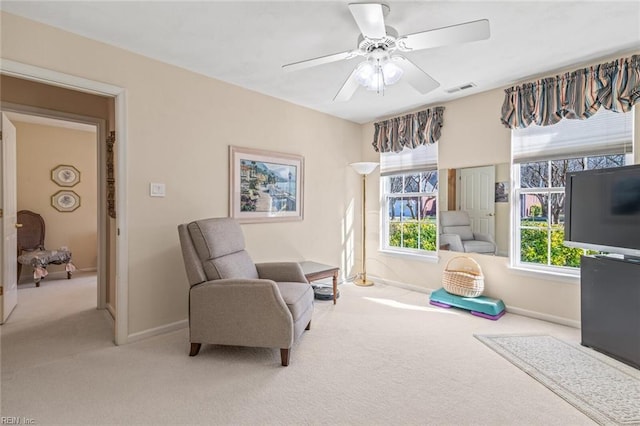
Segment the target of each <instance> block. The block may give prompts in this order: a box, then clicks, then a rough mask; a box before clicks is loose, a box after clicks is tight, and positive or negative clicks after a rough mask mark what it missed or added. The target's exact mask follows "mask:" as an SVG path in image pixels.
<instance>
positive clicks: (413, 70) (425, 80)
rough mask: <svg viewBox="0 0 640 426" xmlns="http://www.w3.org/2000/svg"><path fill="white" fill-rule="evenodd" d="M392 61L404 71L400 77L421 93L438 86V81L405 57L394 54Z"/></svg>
mask: <svg viewBox="0 0 640 426" xmlns="http://www.w3.org/2000/svg"><path fill="white" fill-rule="evenodd" d="M393 61H394V63H395V64H397V65H398V66H399V67H400V68H402V71H404V74H403V75H402V79H403V80H406V82H407V83H409V84H410V85H411V86H412V87H413V88H414V89H416V90H417V91H418V92H420V93H422V94H423V95H424V94H426V93H429V92H430V91H432V90H434V89H435V88H437V87H438V86H440V83H438V82H437V81H435V80H434V79H433V78H431V76H430V75H429V74H427V73H426V72H424V71H422V70H421V69H420V68H419V67H418V66H417V65H416V64H414V63H413V62H411V61H410V60H408V59H407V58H405V57H403V56H394V57H393Z"/></svg>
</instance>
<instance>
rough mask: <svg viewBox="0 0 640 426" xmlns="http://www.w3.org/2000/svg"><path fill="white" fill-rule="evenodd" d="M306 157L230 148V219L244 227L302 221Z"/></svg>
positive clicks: (235, 147)
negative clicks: (252, 224) (254, 224)
mask: <svg viewBox="0 0 640 426" xmlns="http://www.w3.org/2000/svg"><path fill="white" fill-rule="evenodd" d="M303 208H304V157H302V156H300V155H294V154H284V153H279V152H272V151H264V150H258V149H249V148H241V147H237V146H229V216H231V217H233V218H235V219H236V220H238V221H239V222H241V223H255V222H281V221H296V220H302V219H303Z"/></svg>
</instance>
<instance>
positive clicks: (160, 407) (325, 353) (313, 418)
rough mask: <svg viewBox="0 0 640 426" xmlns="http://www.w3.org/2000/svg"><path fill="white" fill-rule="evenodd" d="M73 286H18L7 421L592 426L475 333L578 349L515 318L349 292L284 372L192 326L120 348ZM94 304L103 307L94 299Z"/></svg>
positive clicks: (546, 328) (275, 357)
mask: <svg viewBox="0 0 640 426" xmlns="http://www.w3.org/2000/svg"><path fill="white" fill-rule="evenodd" d="M74 281H75V279H73V280H70V281H66V280H61V281H60V282H59V293H60V298H61V299H62V300H55V299H57V297H56V294H57V293H58V292H57V291H52V292H51V293H52V294H50V295H48V296H47V297H46V298H42V297H40V299H42V300H40V302H41V303H43V305H40V306H37V304H36V303H31V302H30V301H28V299H30V298H31V297H33V298H36V297H37V296H42V295H41V294H37V293H38V290H46V289H47V288H48V287H51V288H52V289H53V285H52V282H51V283H47V284H46V285H44V286H43V287H42V288H40V289H34V290H35V291H29V292H26V291H23V290H20V294H19V298H20V299H19V300H20V305H19V306H18V308H17V309H18V310H17V311H16V312H14V315H13V316H12V317H11V319H10V321H9V322H8V324H6V325H4V326H2V394H1V398H2V405H1V409H2V412H1V415H2V416H20V417H26V418H29V419H33V420H34V421H36V422H37V423H38V424H66V425H68V424H83V425H90V424H214V425H218V424H234V425H264V424H266V425H316V424H318V425H321V424H353V425H372V424H374V425H375V424H380V425H410V424H430V425H525V424H526V425H590V424H594V423H593V421H592V420H591V419H589V418H588V417H586V416H585V415H584V414H582V413H581V412H580V411H578V410H576V409H575V408H574V407H573V406H571V405H570V404H568V403H567V402H566V401H564V400H563V399H562V398H560V397H558V396H557V395H555V394H554V393H553V392H551V391H550V390H549V389H547V388H546V387H544V386H543V385H541V384H540V383H538V382H537V381H536V380H534V379H532V378H531V377H529V376H528V375H527V374H526V373H524V372H523V371H521V370H520V369H518V368H517V367H515V366H514V365H512V364H511V363H509V362H508V361H506V360H505V359H504V358H502V357H501V356H499V355H497V354H496V353H495V352H493V351H492V350H491V349H489V348H487V347H486V346H485V345H484V344H482V343H481V342H480V341H478V340H477V339H475V338H474V334H501V333H514V334H516V333H520V334H524V333H536V334H547V335H553V336H557V337H558V338H561V339H563V340H567V341H573V342H577V341H578V339H579V330H576V329H572V328H568V327H563V326H559V325H555V324H551V323H547V322H543V321H537V320H533V319H529V318H525V317H520V316H517V315H511V314H507V315H505V316H504V317H503V318H501V319H500V320H498V321H489V320H486V319H483V318H478V317H474V316H472V315H470V314H468V313H466V312H463V311H456V310H445V309H441V308H436V307H432V306H430V305H429V304H428V297H427V295H426V294H422V293H416V292H412V291H408V290H405V289H401V288H397V287H390V286H383V285H376V286H374V287H368V288H363V287H356V286H354V285H352V284H349V283H347V284H343V285H341V286H340V288H341V297H340V299H339V300H338V304H337V305H335V306H334V305H333V304H332V303H331V302H330V301H326V302H325V301H319V302H317V303H316V306H315V312H314V318H313V324H312V329H311V330H310V331H308V332H306V333H305V334H304V335H303V337H302V339H301V340H300V341H299V342H298V344H297V345H296V346H295V347H294V348H293V351H292V359H291V365H290V366H289V367H286V368H284V367H281V366H280V365H279V351H278V350H271V349H261V348H238V347H222V346H203V348H202V350H201V351H200V354H199V355H198V356H197V357H194V358H191V357H189V356H187V353H188V349H189V344H188V332H187V330H186V329H185V330H180V331H177V332H173V333H168V334H165V335H162V336H157V337H154V338H150V339H147V340H144V341H140V342H137V343H132V344H129V345H125V346H120V347H116V346H113V345H112V344H111V343H110V342H111V336H110V333H109V332H105V330H107V331H110V327H112V324H111V322H110V320H109V319H108V318H107V317H106V316H105V315H104V314H103V313H102V312H97V311H95V310H94V311H89V312H87V307H86V306H85V305H83V304H81V303H79V304H78V306H77V309H78V312H72V311H71V310H66V308H65V305H66V304H67V302H69V304H70V305H71V304H72V303H71V302H70V301H71V300H72V299H73V298H72V297H71V296H70V294H69V293H66V291H67V290H68V287H71V288H74ZM80 287H81V289H79V290H78V291H80V292H81V291H83V290H82V286H80ZM72 292H73V291H72ZM34 294H35V295H34ZM88 297H89V298H88V299H87V302H86V304H88V305H91V303H93V306H95V292H94V293H93V294H90V295H89V296H88ZM51 305H55V306H58V308H56V309H49V306H51ZM73 305H74V306H75V303H73ZM45 309H47V310H49V311H50V312H47V313H46V315H40V319H37V320H36V319H34V317H36V316H39V314H41V313H43V312H44V310H45ZM63 311H64V312H65V313H62V312H63ZM83 315H86V317H84V316H83ZM74 318H75V319H74ZM50 333H53V334H50Z"/></svg>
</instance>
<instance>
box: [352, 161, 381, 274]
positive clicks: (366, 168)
mask: <svg viewBox="0 0 640 426" xmlns="http://www.w3.org/2000/svg"><path fill="white" fill-rule="evenodd" d="M351 167H353V168H354V170H355V171H356V172H357V173H359V174H361V175H362V238H361V240H362V272H361V273H360V278H356V279H355V280H354V281H353V283H354V284H355V285H359V286H371V285H373V281H370V280H368V279H367V267H366V264H367V241H366V235H367V212H366V204H367V175H368V174H369V173H371V172H372V171H374V170H375V168H376V167H378V163H368V162H365V163H352V164H351Z"/></svg>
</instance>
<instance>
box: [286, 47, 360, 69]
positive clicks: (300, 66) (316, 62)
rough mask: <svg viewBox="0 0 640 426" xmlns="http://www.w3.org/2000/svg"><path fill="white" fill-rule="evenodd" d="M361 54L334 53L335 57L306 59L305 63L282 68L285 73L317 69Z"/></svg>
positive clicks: (350, 52)
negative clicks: (316, 67) (319, 66)
mask: <svg viewBox="0 0 640 426" xmlns="http://www.w3.org/2000/svg"><path fill="white" fill-rule="evenodd" d="M359 54H360V52H358V51H357V50H349V51H347V52H340V53H334V54H333V55H327V56H320V57H318V58H313V59H306V60H304V61H299V62H293V63H291V64H286V65H283V66H282V69H283V70H284V71H297V70H301V69H305V68H311V67H315V66H317V65H322V64H328V63H331V62H337V61H341V60H343V59H351V58H354V57H356V56H358V55H359Z"/></svg>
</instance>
